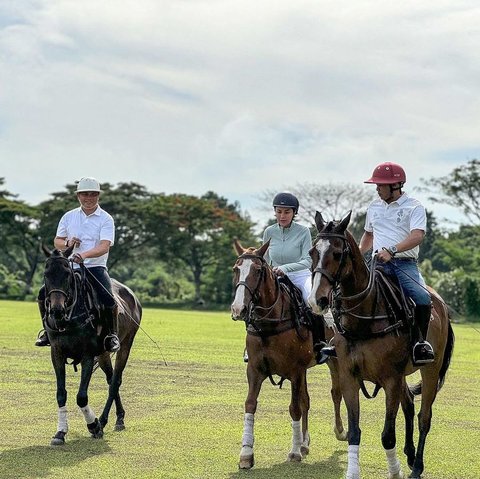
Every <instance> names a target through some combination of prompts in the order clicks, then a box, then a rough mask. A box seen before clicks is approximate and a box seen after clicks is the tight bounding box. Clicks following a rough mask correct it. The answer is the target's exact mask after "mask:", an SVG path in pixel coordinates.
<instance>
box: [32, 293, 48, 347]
mask: <svg viewBox="0 0 480 479" xmlns="http://www.w3.org/2000/svg"><path fill="white" fill-rule="evenodd" d="M37 303H38V309H39V311H40V316H41V318H42V323H43V324H44V325H45V315H46V314H47V310H46V309H45V301H43V300H39V301H37ZM35 346H40V347H41V346H50V340H49V339H48V334H47V332H46V331H45V329H42V330H40V332H39V333H38V337H37V340H36V341H35Z"/></svg>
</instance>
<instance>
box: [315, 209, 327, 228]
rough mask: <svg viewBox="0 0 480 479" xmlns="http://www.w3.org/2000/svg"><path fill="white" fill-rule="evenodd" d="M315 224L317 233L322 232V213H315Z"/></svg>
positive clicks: (323, 223)
mask: <svg viewBox="0 0 480 479" xmlns="http://www.w3.org/2000/svg"><path fill="white" fill-rule="evenodd" d="M315 224H316V225H317V230H318V231H319V232H320V231H322V230H323V228H324V226H325V220H324V219H323V216H322V213H320V211H317V212H316V213H315Z"/></svg>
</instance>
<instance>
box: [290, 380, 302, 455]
mask: <svg viewBox="0 0 480 479" xmlns="http://www.w3.org/2000/svg"><path fill="white" fill-rule="evenodd" d="M291 383H292V396H291V402H290V408H289V409H290V417H291V418H292V449H291V451H290V452H289V453H288V457H287V459H288V461H296V462H300V461H301V460H302V452H301V446H302V442H303V437H302V428H301V419H302V412H303V411H302V405H301V401H300V398H301V394H302V393H303V390H304V388H305V374H300V375H298V376H297V377H295V378H292V379H291Z"/></svg>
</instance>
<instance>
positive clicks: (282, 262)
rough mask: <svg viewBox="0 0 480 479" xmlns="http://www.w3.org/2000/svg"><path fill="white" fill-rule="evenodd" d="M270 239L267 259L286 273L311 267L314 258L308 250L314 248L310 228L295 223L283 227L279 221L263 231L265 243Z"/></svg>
mask: <svg viewBox="0 0 480 479" xmlns="http://www.w3.org/2000/svg"><path fill="white" fill-rule="evenodd" d="M268 240H270V246H269V247H268V250H267V252H266V254H265V260H266V261H267V262H268V264H270V265H271V266H273V267H279V268H280V269H281V270H282V271H283V272H284V273H291V272H294V271H301V270H304V269H310V266H311V265H312V259H311V258H310V255H309V254H308V252H309V251H310V249H311V248H312V236H311V235H310V230H309V229H308V228H307V227H306V226H303V225H300V224H298V223H295V221H292V224H291V225H290V227H289V228H282V227H281V226H279V224H278V223H275V224H273V225H270V226H268V227H267V228H266V229H265V231H264V232H263V243H266V242H267V241H268Z"/></svg>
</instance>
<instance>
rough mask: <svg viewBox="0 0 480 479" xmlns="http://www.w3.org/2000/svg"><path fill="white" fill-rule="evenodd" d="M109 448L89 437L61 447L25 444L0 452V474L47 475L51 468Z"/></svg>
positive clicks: (4, 477) (9, 476) (5, 476)
mask: <svg viewBox="0 0 480 479" xmlns="http://www.w3.org/2000/svg"><path fill="white" fill-rule="evenodd" d="M110 451H111V448H110V446H109V445H108V444H107V443H106V442H105V441H104V440H96V439H92V438H90V437H85V438H79V439H74V440H70V441H68V442H67V443H66V444H65V445H63V446H28V447H22V448H19V449H11V450H7V451H3V452H1V453H0V477H1V478H2V479H14V478H15V479H17V478H20V477H47V476H48V477H49V476H50V475H52V469H53V468H55V467H60V466H61V467H62V468H66V469H68V467H70V466H74V465H76V464H78V463H80V462H82V461H85V460H86V459H88V458H90V457H93V456H99V455H102V454H105V453H108V452H110Z"/></svg>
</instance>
